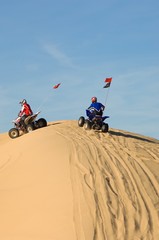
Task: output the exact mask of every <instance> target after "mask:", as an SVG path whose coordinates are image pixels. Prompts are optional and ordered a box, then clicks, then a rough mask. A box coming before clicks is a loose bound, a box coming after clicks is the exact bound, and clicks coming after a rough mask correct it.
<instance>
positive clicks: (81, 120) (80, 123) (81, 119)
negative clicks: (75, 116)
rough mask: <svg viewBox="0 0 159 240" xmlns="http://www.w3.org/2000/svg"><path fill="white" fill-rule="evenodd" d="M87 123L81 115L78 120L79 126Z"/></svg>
mask: <svg viewBox="0 0 159 240" xmlns="http://www.w3.org/2000/svg"><path fill="white" fill-rule="evenodd" d="M84 123H85V118H84V117H80V118H79V120H78V126H79V127H83V125H84Z"/></svg>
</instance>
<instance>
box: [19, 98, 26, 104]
mask: <svg viewBox="0 0 159 240" xmlns="http://www.w3.org/2000/svg"><path fill="white" fill-rule="evenodd" d="M24 103H27V101H26V99H23V100H21V101H20V102H19V104H21V105H23V104H24Z"/></svg>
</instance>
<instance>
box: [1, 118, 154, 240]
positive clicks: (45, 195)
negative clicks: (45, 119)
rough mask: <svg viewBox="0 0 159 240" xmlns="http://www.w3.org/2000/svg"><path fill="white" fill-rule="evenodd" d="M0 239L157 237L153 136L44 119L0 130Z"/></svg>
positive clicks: (133, 239)
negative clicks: (13, 130) (20, 131)
mask: <svg viewBox="0 0 159 240" xmlns="http://www.w3.org/2000/svg"><path fill="white" fill-rule="evenodd" d="M0 239H1V240H158V239H159V141H158V140H155V139H152V138H148V137H144V136H141V135H137V134H134V133H129V132H125V131H121V130H117V129H110V131H109V133H107V134H105V133H101V132H95V131H92V130H91V131H86V130H84V129H83V128H79V127H78V126H77V122H76V121H59V122H52V123H50V124H49V126H47V127H46V128H43V129H38V130H35V131H34V132H32V133H29V134H26V135H23V136H21V137H19V138H17V139H14V140H12V139H10V138H9V137H8V136H7V134H0Z"/></svg>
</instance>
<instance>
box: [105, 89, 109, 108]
mask: <svg viewBox="0 0 159 240" xmlns="http://www.w3.org/2000/svg"><path fill="white" fill-rule="evenodd" d="M109 89H110V87H109V88H108V91H107V94H106V97H105V103H104V106H106V102H107V100H108V94H109Z"/></svg>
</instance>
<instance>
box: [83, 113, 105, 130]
mask: <svg viewBox="0 0 159 240" xmlns="http://www.w3.org/2000/svg"><path fill="white" fill-rule="evenodd" d="M86 115H87V117H88V118H87V119H85V118H84V117H83V116H81V117H80V118H79V120H78V126H79V127H83V126H84V128H85V129H86V130H90V129H94V130H101V131H102V132H108V131H109V125H108V123H105V122H104V120H105V119H107V118H109V116H100V115H96V114H95V113H94V112H92V111H90V110H89V109H87V110H86Z"/></svg>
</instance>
